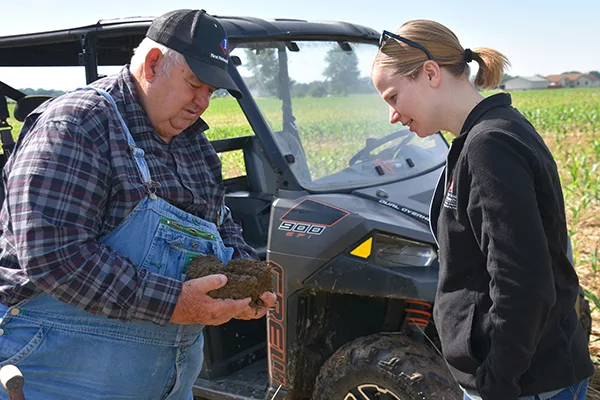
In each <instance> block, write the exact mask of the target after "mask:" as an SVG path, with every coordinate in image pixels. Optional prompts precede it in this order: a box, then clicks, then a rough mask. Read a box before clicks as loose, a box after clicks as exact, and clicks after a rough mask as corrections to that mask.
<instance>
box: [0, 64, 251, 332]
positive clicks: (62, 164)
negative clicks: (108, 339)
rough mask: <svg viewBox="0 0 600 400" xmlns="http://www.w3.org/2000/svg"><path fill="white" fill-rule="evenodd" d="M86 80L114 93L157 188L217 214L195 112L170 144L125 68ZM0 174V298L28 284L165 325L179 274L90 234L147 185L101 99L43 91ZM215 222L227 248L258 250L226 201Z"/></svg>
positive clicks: (212, 156)
mask: <svg viewBox="0 0 600 400" xmlns="http://www.w3.org/2000/svg"><path fill="white" fill-rule="evenodd" d="M93 86H96V87H99V88H101V89H104V90H106V91H107V92H109V93H110V94H111V96H112V97H113V98H114V99H115V101H116V103H117V105H118V108H119V111H120V113H121V115H122V116H123V119H124V120H125V122H126V124H127V126H128V127H129V129H130V131H131V134H132V136H133V138H134V140H135V141H136V144H137V145H138V147H141V148H142V149H144V151H145V153H146V160H147V163H148V166H149V168H150V174H151V176H152V179H153V180H154V181H156V182H158V184H159V186H158V187H157V188H156V193H157V195H158V196H160V197H162V198H163V199H165V200H167V201H168V202H170V203H171V204H173V205H175V206H176V207H178V208H180V209H182V210H184V211H187V212H188V213H191V214H194V215H196V216H198V217H200V218H203V219H205V220H207V221H211V222H214V223H216V222H217V218H218V211H219V209H220V208H221V204H222V201H223V198H224V194H225V189H224V185H223V183H222V178H221V161H220V159H219V157H218V156H217V154H216V153H215V151H214V149H213V147H212V146H211V144H210V142H209V140H208V139H207V137H206V136H205V134H204V131H205V130H206V129H208V125H206V123H205V122H204V121H203V120H202V119H199V120H198V121H196V122H195V123H194V124H193V125H191V126H190V127H188V128H187V129H186V130H185V131H183V132H182V133H181V134H179V135H178V136H176V137H175V138H174V139H173V140H172V141H171V142H170V143H169V144H167V143H165V142H164V141H163V140H162V139H160V138H159V137H158V135H157V134H156V132H155V131H154V129H153V128H152V125H151V124H150V120H149V118H148V115H147V114H146V112H145V111H144V109H143V108H142V106H141V104H140V102H139V100H138V97H137V94H136V88H135V85H134V82H133V80H132V77H131V74H130V71H129V68H128V67H127V66H126V67H124V68H123V69H122V70H121V72H120V73H119V74H118V75H115V76H111V77H108V78H104V79H101V80H99V81H97V82H95V83H94V84H93ZM3 179H4V183H5V188H6V201H5V203H4V205H3V207H2V212H1V213H0V224H1V225H0V227H1V229H2V235H1V236H0V250H1V253H0V299H1V301H2V302H3V303H4V304H6V305H14V304H16V303H18V302H19V301H22V300H24V299H26V298H28V297H30V296H32V295H34V294H35V293H37V292H40V291H45V292H47V293H48V294H50V295H51V296H53V297H55V298H57V299H59V300H61V301H63V302H65V303H68V304H71V305H74V306H77V307H79V308H82V309H84V310H87V311H89V312H91V313H94V314H97V315H103V316H106V317H108V318H118V319H120V320H124V321H134V320H147V321H152V322H154V323H157V324H163V325H164V324H166V323H167V322H168V321H169V319H170V317H171V314H172V313H173V310H174V308H175V304H176V302H177V299H178V297H179V294H180V292H181V285H182V283H181V282H179V281H177V280H173V279H170V278H167V277H164V276H159V275H155V274H152V273H149V272H147V271H146V270H144V269H141V268H138V267H136V266H135V265H133V264H132V263H131V262H130V261H129V260H128V259H127V258H126V257H122V256H120V255H119V254H117V253H115V252H114V251H113V250H111V249H110V248H109V247H107V246H104V245H103V244H101V243H100V242H99V241H98V238H100V237H101V236H103V235H106V234H107V233H109V232H111V231H112V230H113V229H115V228H116V227H117V226H118V225H119V224H120V223H121V221H123V219H124V218H125V216H126V215H127V214H128V213H129V212H130V211H131V210H133V208H134V207H135V206H136V205H137V204H138V203H139V202H140V201H141V200H142V199H143V198H144V197H145V196H146V195H147V193H146V188H145V187H144V185H143V184H142V183H141V181H140V177H139V174H138V171H137V169H136V167H135V164H134V161H133V159H132V156H131V154H130V151H129V148H128V145H127V138H126V137H125V135H124V133H123V132H122V130H121V128H120V124H119V121H118V118H117V115H116V113H115V112H114V109H113V108H112V107H111V106H110V104H109V102H108V101H107V100H106V99H104V98H103V97H101V96H100V95H98V94H97V93H96V92H94V91H91V90H80V91H74V92H71V93H68V94H66V95H63V96H60V97H58V98H56V99H54V100H51V101H49V102H46V103H45V104H43V105H42V106H41V107H40V108H38V109H37V110H36V111H35V112H34V113H32V114H30V115H29V116H28V118H27V119H26V121H25V123H24V125H23V128H22V130H21V133H20V135H19V139H18V143H17V147H16V149H15V152H14V154H13V155H12V156H11V158H10V159H9V161H8V163H7V165H6V167H5V169H4V171H3ZM219 231H220V233H221V236H222V238H223V241H224V243H225V244H226V245H227V246H231V247H233V248H234V249H235V251H234V255H233V257H234V258H256V254H255V252H254V250H253V249H252V248H251V247H250V246H248V245H247V244H246V243H245V241H244V240H243V238H242V235H241V230H240V228H239V227H238V226H237V225H236V224H235V223H234V221H233V220H232V218H231V213H230V212H229V211H228V212H227V215H226V216H225V219H224V221H223V223H222V224H221V226H220V228H219Z"/></svg>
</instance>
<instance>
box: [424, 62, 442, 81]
mask: <svg viewBox="0 0 600 400" xmlns="http://www.w3.org/2000/svg"><path fill="white" fill-rule="evenodd" d="M422 73H423V74H425V76H426V77H427V79H428V80H429V85H430V86H431V87H434V88H437V87H439V86H440V83H441V79H442V69H441V68H440V65H439V64H438V63H436V62H435V61H432V60H427V61H425V63H423V72H422Z"/></svg>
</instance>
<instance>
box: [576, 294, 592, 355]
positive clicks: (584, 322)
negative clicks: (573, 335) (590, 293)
mask: <svg viewBox="0 0 600 400" xmlns="http://www.w3.org/2000/svg"><path fill="white" fill-rule="evenodd" d="M578 302H579V307H578V310H577V313H578V315H579V323H580V324H581V327H582V328H583V331H584V332H585V335H586V338H587V341H588V343H589V342H590V335H591V334H592V312H591V311H590V302H589V301H588V300H587V299H586V298H585V293H584V292H583V289H582V288H581V287H580V288H579V299H578Z"/></svg>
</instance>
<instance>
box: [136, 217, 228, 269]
mask: <svg viewBox="0 0 600 400" xmlns="http://www.w3.org/2000/svg"><path fill="white" fill-rule="evenodd" d="M227 250H228V249H227V248H225V246H224V245H223V244H222V243H221V242H220V241H219V240H218V239H217V236H216V235H215V234H214V233H213V232H210V230H209V229H201V228H199V227H197V226H192V225H191V224H186V223H185V222H180V221H177V220H175V219H169V218H167V217H164V216H161V217H160V224H159V226H158V229H157V231H156V234H155V235H154V239H153V241H152V244H151V245H150V249H149V251H148V253H147V254H146V257H145V259H144V261H143V263H142V268H145V269H147V270H148V271H150V272H153V273H156V274H160V275H163V276H168V277H170V278H174V279H178V280H180V279H182V278H183V274H184V273H185V268H186V267H187V266H188V264H189V263H190V261H191V260H192V259H193V258H194V257H197V256H205V255H214V256H215V257H217V258H219V259H221V261H227V260H228V259H229V258H231V254H228V253H229V252H227ZM226 253H227V254H226Z"/></svg>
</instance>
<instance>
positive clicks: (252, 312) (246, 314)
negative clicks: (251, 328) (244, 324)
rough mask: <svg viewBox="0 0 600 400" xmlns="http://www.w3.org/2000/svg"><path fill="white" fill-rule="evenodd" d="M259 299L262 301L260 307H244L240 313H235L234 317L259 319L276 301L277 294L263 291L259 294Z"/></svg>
mask: <svg viewBox="0 0 600 400" xmlns="http://www.w3.org/2000/svg"><path fill="white" fill-rule="evenodd" d="M260 299H261V300H262V301H263V303H264V304H263V305H262V307H250V306H248V307H246V308H245V309H244V310H243V311H242V312H241V313H240V314H238V315H236V316H235V317H234V318H235V319H244V320H249V319H259V318H262V317H264V316H265V314H266V313H267V311H269V308H271V307H273V306H274V305H275V303H276V302H277V296H275V294H274V293H271V292H264V293H263V294H261V295H260Z"/></svg>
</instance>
